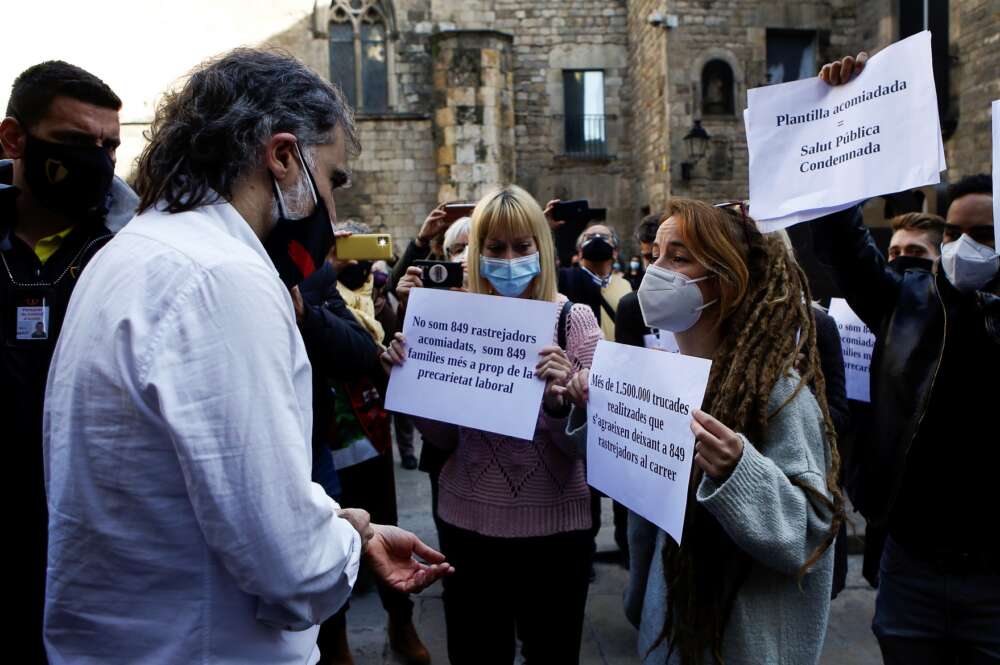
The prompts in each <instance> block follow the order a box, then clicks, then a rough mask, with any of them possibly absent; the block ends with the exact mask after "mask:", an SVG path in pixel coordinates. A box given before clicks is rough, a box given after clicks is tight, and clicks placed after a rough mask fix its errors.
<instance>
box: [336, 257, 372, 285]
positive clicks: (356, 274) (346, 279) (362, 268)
mask: <svg viewBox="0 0 1000 665" xmlns="http://www.w3.org/2000/svg"><path fill="white" fill-rule="evenodd" d="M371 270H372V263H371V261H361V262H359V263H354V264H352V265H349V266H347V267H346V268H344V269H343V270H341V271H340V272H339V273H337V281H338V282H340V283H341V284H343V285H344V286H346V287H347V288H349V289H350V290H351V291H357V290H358V289H360V288H361V287H362V286H364V285H365V282H367V281H368V275H369V274H371Z"/></svg>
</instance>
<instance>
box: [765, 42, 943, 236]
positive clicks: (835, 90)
mask: <svg viewBox="0 0 1000 665" xmlns="http://www.w3.org/2000/svg"><path fill="white" fill-rule="evenodd" d="M836 64H837V69H836V70H833V69H832V68H831V69H827V70H826V73H825V76H826V77H827V79H826V80H830V77H831V76H835V77H836V81H833V82H837V83H839V82H840V80H841V78H842V77H843V78H844V79H845V80H847V79H849V78H850V77H851V76H852V75H855V74H857V72H859V71H861V70H862V69H863V71H861V73H860V74H857V75H856V76H855V78H853V80H850V82H848V83H846V84H844V85H840V86H830V85H827V84H826V83H825V82H824V81H823V80H820V79H819V78H812V79H805V80H801V81H793V82H791V83H785V84H781V85H773V86H766V87H763V88H754V89H752V90H750V91H748V93H747V101H748V109H747V113H746V125H747V147H748V150H749V152H750V204H751V212H752V213H753V216H754V217H755V218H756V219H758V220H761V221H762V222H764V223H765V224H768V223H769V225H770V226H772V227H773V226H776V225H790V224H792V223H796V222H797V221H807V220H808V219H814V218H816V217H819V216H822V215H824V214H829V213H831V212H835V211H836V209H837V208H838V207H840V208H842V207H846V206H849V205H852V204H853V203H855V202H857V201H860V200H863V199H865V198H869V197H872V196H878V195H881V194H887V193H891V192H898V191H902V190H905V189H912V188H914V187H920V186H923V185H928V184H936V183H938V182H939V181H940V172H941V171H942V170H944V169H945V162H944V151H943V144H942V141H941V129H940V122H939V120H938V112H937V94H936V91H935V88H934V73H933V69H932V65H931V49H930V33H929V32H922V33H919V34H917V35H914V36H912V37H909V38H908V39H904V40H902V41H900V42H898V43H896V44H893V45H892V46H890V47H888V48H886V49H885V50H883V51H882V52H880V53H879V54H878V55H876V56H874V57H872V58H870V59H867V58H866V57H865V56H863V55H862V56H861V57H859V59H858V60H857V62H855V61H853V60H852V61H849V62H848V61H844V62H838V63H836ZM856 65H857V66H856ZM769 220H771V221H770V222H769ZM776 220H783V221H782V223H781V224H778V223H777V221H776Z"/></svg>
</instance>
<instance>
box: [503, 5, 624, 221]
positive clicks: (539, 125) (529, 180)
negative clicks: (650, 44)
mask: <svg viewBox="0 0 1000 665" xmlns="http://www.w3.org/2000/svg"><path fill="white" fill-rule="evenodd" d="M493 7H494V11H495V14H496V24H495V27H496V28H497V29H498V30H502V31H504V32H508V33H510V34H512V35H513V37H514V58H513V62H514V110H515V121H516V136H517V172H516V175H515V180H516V182H517V183H518V184H520V185H522V186H523V187H525V188H526V189H527V190H528V191H529V192H531V193H532V194H533V195H534V196H535V197H536V198H537V199H538V201H539V202H540V203H541V204H542V205H544V204H545V202H546V201H547V200H549V199H550V198H553V197H557V198H562V199H588V200H589V201H590V205H591V207H594V208H605V209H607V220H608V223H610V224H611V225H613V226H614V227H615V228H617V229H618V230H619V231H620V232H626V231H627V230H628V229H629V228H631V225H632V224H634V222H635V219H636V217H637V215H638V212H637V210H638V205H637V204H636V202H635V199H634V194H633V186H632V178H631V166H632V141H631V136H630V135H629V127H630V117H631V113H630V111H631V109H630V107H629V104H628V102H627V100H628V96H629V85H628V81H629V70H628V20H627V9H626V1H625V0H561V1H560V2H536V1H534V0H496V1H495V2H494V4H493ZM566 69H601V70H603V72H604V104H605V116H606V127H605V131H606V135H607V142H608V156H607V157H606V158H581V157H571V156H568V155H566V154H565V153H566V149H565V116H564V108H563V107H564V100H563V82H562V76H563V70H566Z"/></svg>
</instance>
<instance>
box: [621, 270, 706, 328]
mask: <svg viewBox="0 0 1000 665" xmlns="http://www.w3.org/2000/svg"><path fill="white" fill-rule="evenodd" d="M709 277H712V275H705V276H704V277H699V278H698V279H691V278H690V277H687V276H686V275H682V274H681V273H679V272H674V271H673V270H667V269H665V268H659V267H657V266H652V265H651V266H649V267H648V268H646V274H645V275H644V276H643V278H642V283H641V284H640V285H639V291H638V293H637V296H636V297H637V298H638V299H639V309H640V310H642V318H643V320H644V321H645V322H646V325H647V326H648V327H650V328H659V329H660V330H669V331H670V332H674V333H679V332H684V331H685V330H689V329H690V328H691V327H692V326H693V325H694V324H696V323H697V322H698V319H699V318H701V312H702V310H704V309H705V308H706V307H711V306H712V305H714V304H715V303H716V302H717V301H718V299H716V300H712V301H711V302H707V303H706V302H704V299H703V298H702V295H701V289H699V288H698V282H702V281H704V280H706V279H708V278H709Z"/></svg>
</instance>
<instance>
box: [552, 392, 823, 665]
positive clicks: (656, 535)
mask: <svg viewBox="0 0 1000 665" xmlns="http://www.w3.org/2000/svg"><path fill="white" fill-rule="evenodd" d="M797 382H798V377H797V376H794V377H787V378H784V379H781V380H780V381H779V382H778V383H777V384H776V385H775V387H774V390H773V391H772V392H771V397H770V400H769V411H770V412H773V411H774V410H775V409H776V408H777V407H778V406H779V405H780V404H782V403H783V402H784V401H785V400H786V399H788V397H789V396H791V394H792V392H793V390H794V388H795V385H796V383H797ZM573 415H574V416H576V415H577V414H573ZM578 422H579V420H577V418H576V417H573V418H571V419H570V425H569V427H570V428H572V427H573V426H574V425H575V424H577V423H578ZM572 434H573V436H574V437H577V439H578V441H580V439H581V438H582V440H583V442H585V440H586V427H581V428H580V429H577V430H574V431H573V432H572ZM584 447H585V444H584ZM761 448H762V449H763V450H765V451H766V455H765V454H762V453H761V452H760V451H759V450H758V448H757V447H755V446H754V445H753V444H752V443H751V442H748V441H746V439H744V450H743V457H742V458H741V459H740V461H739V463H738V464H737V466H736V468H735V469H734V470H733V473H732V475H731V476H730V477H729V478H728V479H727V480H726V481H725V482H723V484H722V485H717V484H716V483H715V482H714V481H712V480H711V479H710V478H708V477H707V476H706V477H704V479H703V480H702V481H701V484H700V485H699V487H698V492H697V500H698V502H699V503H700V504H701V505H703V506H705V508H707V509H708V510H709V512H711V513H712V515H714V516H715V518H716V519H717V520H718V521H719V523H720V524H721V525H722V527H723V529H725V531H726V533H727V534H728V535H729V537H730V538H732V539H733V542H735V543H736V545H737V546H738V547H740V548H742V549H743V551H745V552H746V553H747V554H749V555H750V557H751V559H752V560H753V564H752V566H753V567H752V569H751V573H750V576H749V578H748V579H747V580H746V581H745V582H744V583H743V586H742V587H740V590H739V593H738V594H737V596H736V600H735V603H734V605H733V610H732V614H731V615H730V617H729V623H728V624H727V626H726V632H725V636H724V639H723V645H722V653H723V658H724V662H725V663H726V665H761V664H767V665H785V664H787V665H810V664H812V663H818V662H819V657H820V653H821V651H822V648H823V639H824V637H825V636H826V623H827V617H828V614H829V609H830V585H831V578H832V575H833V548H832V547H831V548H830V549H829V550H827V552H826V553H825V554H824V556H823V557H822V558H821V559H820V560H819V561H818V562H816V563H815V564H814V565H813V567H812V568H811V569H810V572H809V573H808V574H806V576H805V578H804V579H803V581H802V588H801V589H800V588H799V586H798V583H797V581H796V574H797V572H798V570H799V567H800V566H801V565H802V564H803V563H804V562H805V561H806V560H807V559H808V558H809V556H810V555H811V554H812V552H813V551H814V550H815V548H816V547H817V545H819V543H820V542H821V541H822V539H823V537H824V536H825V535H826V533H827V531H828V530H829V527H830V519H831V516H830V514H829V511H827V510H825V509H824V508H823V507H822V506H819V505H815V504H814V501H813V500H812V499H811V498H810V497H809V496H808V495H807V494H806V493H805V492H804V491H803V490H801V489H800V488H798V487H796V486H795V485H792V483H791V482H790V480H789V479H790V478H799V479H800V480H802V481H805V483H807V484H809V485H810V486H812V487H815V488H816V489H818V490H820V491H821V492H823V493H824V494H827V495H828V493H827V490H826V470H827V469H828V468H829V465H830V450H829V446H828V445H827V443H826V440H825V437H824V435H823V420H822V415H821V412H820V409H819V405H818V404H817V403H816V400H815V399H814V398H813V396H812V394H811V393H810V392H809V390H808V389H803V390H802V391H800V392H799V394H798V395H797V396H796V397H795V399H793V400H792V401H791V402H790V403H789V404H788V405H787V406H785V407H784V408H783V409H782V410H781V411H780V412H779V413H778V414H777V415H775V416H773V417H772V418H771V419H770V422H769V423H768V428H767V434H766V435H765V437H764V441H763V446H761ZM666 538H667V535H666V534H665V533H664V532H663V531H661V530H660V529H658V528H657V527H655V526H653V525H652V524H650V523H649V522H647V521H646V520H644V519H643V518H641V517H639V516H638V515H636V514H634V513H630V515H629V545H630V548H631V576H630V579H629V585H628V588H627V590H626V592H625V613H626V615H627V616H628V618H629V620H630V621H632V623H634V624H636V625H637V626H638V628H639V644H638V647H639V655H640V656H645V658H644V659H643V661H642V662H643V663H644V665H664V664H669V665H676V664H679V663H680V658H679V656H678V654H677V653H676V651H675V652H674V653H673V654H672V657H671V658H670V659H669V661H668V659H667V651H668V645H667V644H666V643H665V642H663V643H661V644H660V645H659V646H658V647H657V648H656V649H654V650H653V651H652V652H651V653H648V655H647V652H649V649H650V647H651V646H652V644H653V642H654V641H655V640H656V638H657V637H658V636H659V634H660V631H661V629H662V628H663V622H664V618H665V616H666V608H667V593H668V589H667V585H666V581H665V579H664V574H663V558H662V556H661V554H662V552H663V547H664V545H665V543H666ZM704 662H705V663H711V659H710V658H709V657H708V654H706V657H705V660H704Z"/></svg>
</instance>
